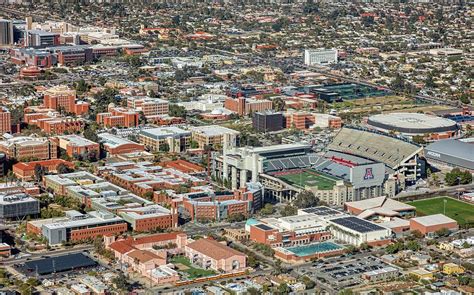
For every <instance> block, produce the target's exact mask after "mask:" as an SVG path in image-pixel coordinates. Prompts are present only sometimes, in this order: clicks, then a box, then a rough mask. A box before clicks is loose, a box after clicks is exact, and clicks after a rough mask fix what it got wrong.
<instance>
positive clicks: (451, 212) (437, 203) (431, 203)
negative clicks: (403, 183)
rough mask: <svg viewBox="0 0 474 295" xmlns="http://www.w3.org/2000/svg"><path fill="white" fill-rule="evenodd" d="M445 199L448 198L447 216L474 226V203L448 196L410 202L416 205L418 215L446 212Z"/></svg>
mask: <svg viewBox="0 0 474 295" xmlns="http://www.w3.org/2000/svg"><path fill="white" fill-rule="evenodd" d="M444 200H446V216H448V217H451V218H452V219H454V220H456V221H457V222H458V223H459V225H460V226H461V227H464V226H465V225H466V224H468V226H469V227H474V205H471V204H468V203H465V202H461V201H458V200H455V199H452V198H448V197H440V198H433V199H427V200H420V201H413V202H409V203H408V204H410V205H412V206H415V207H416V213H417V215H418V216H423V215H431V214H438V213H441V214H444Z"/></svg>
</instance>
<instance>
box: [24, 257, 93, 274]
mask: <svg viewBox="0 0 474 295" xmlns="http://www.w3.org/2000/svg"><path fill="white" fill-rule="evenodd" d="M97 265H98V264H97V262H96V261H94V260H92V259H91V258H89V257H88V256H86V255H84V254H82V253H76V254H68V255H62V256H56V257H51V258H45V259H39V260H33V261H28V262H26V263H25V264H24V265H23V266H22V267H21V269H22V270H23V271H24V273H26V274H32V275H34V274H38V275H48V274H51V273H55V272H63V271H71V270H76V269H83V268H90V267H94V266H97Z"/></svg>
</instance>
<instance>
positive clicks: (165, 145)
mask: <svg viewBox="0 0 474 295" xmlns="http://www.w3.org/2000/svg"><path fill="white" fill-rule="evenodd" d="M159 150H160V152H164V153H167V152H169V151H170V145H169V144H168V143H167V142H164V143H162V144H160V148H159Z"/></svg>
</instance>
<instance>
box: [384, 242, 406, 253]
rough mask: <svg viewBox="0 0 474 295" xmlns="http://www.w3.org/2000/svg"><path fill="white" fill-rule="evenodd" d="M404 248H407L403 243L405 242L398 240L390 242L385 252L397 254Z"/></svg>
mask: <svg viewBox="0 0 474 295" xmlns="http://www.w3.org/2000/svg"><path fill="white" fill-rule="evenodd" d="M404 249H405V245H404V244H403V242H400V241H398V242H396V243H393V244H390V245H388V246H387V247H385V252H386V253H387V254H395V253H397V252H399V251H402V250H404Z"/></svg>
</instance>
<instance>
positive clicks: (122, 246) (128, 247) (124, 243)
mask: <svg viewBox="0 0 474 295" xmlns="http://www.w3.org/2000/svg"><path fill="white" fill-rule="evenodd" d="M179 234H181V232H172V233H160V234H154V235H150V236H145V237H140V238H132V237H128V238H126V239H123V240H118V241H116V242H113V243H112V244H110V245H109V247H110V248H111V249H112V250H115V251H117V252H119V253H121V254H125V253H128V252H130V251H132V250H135V249H136V248H135V247H136V246H137V245H143V244H148V243H158V242H164V241H170V240H176V237H177V236H178V235H179Z"/></svg>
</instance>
